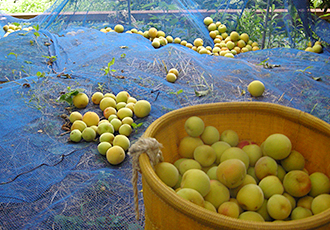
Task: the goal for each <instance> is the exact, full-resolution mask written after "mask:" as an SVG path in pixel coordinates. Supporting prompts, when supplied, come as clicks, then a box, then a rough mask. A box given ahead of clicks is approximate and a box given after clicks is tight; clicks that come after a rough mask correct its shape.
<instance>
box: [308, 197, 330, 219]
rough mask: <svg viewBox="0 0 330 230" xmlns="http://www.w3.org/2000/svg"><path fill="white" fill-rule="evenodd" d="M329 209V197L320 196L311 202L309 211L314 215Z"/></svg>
mask: <svg viewBox="0 0 330 230" xmlns="http://www.w3.org/2000/svg"><path fill="white" fill-rule="evenodd" d="M328 208H330V195H329V194H320V195H318V196H317V197H315V198H314V199H313V201H312V205H311V209H312V212H313V214H314V215H316V214H318V213H321V212H323V211H325V210H327V209H328Z"/></svg>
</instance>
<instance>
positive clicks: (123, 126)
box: [69, 91, 151, 165]
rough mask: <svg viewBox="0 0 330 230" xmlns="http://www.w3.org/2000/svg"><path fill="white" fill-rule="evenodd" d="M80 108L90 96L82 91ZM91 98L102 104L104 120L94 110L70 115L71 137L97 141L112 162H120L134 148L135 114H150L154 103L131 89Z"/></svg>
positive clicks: (78, 97)
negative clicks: (133, 126) (139, 97)
mask: <svg viewBox="0 0 330 230" xmlns="http://www.w3.org/2000/svg"><path fill="white" fill-rule="evenodd" d="M72 100H73V104H74V106H75V107H77V108H85V107H86V106H87V105H88V103H89V98H88V96H87V95H86V94H85V93H82V92H80V93H78V94H77V95H75V96H74V97H73V98H72ZM91 100H92V102H93V103H94V104H96V105H99V108H100V110H101V111H102V114H103V116H104V119H100V116H99V115H98V114H97V113H96V112H93V111H88V112H86V113H85V114H84V115H82V114H81V113H79V112H78V111H74V112H72V113H71V114H70V116H69V119H70V123H71V132H70V140H71V141H73V142H80V141H81V140H84V141H87V142H90V141H96V140H97V138H98V141H99V144H98V146H97V149H98V152H99V153H100V154H102V155H105V156H106V158H107V160H108V162H109V163H110V164H112V165H117V164H120V163H121V162H123V160H124V159H125V152H126V151H127V150H128V148H129V147H130V140H129V138H128V137H129V136H130V134H131V132H132V124H133V122H134V120H133V117H134V116H136V117H138V118H143V117H146V116H147V115H148V114H149V113H150V111H151V105H150V103H149V102H148V101H146V100H136V99H135V98H134V97H132V96H130V95H129V93H128V92H127V91H120V92H119V93H117V94H116V95H115V94H113V93H106V94H104V95H103V93H101V92H95V93H94V94H93V95H92V97H91Z"/></svg>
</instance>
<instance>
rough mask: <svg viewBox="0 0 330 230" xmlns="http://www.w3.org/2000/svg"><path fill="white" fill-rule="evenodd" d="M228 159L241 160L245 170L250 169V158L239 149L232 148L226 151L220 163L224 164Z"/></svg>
mask: <svg viewBox="0 0 330 230" xmlns="http://www.w3.org/2000/svg"><path fill="white" fill-rule="evenodd" d="M228 159H239V160H241V161H242V162H243V163H244V165H245V168H249V165H250V160H249V156H248V155H247V154H246V152H244V151H243V150H242V149H240V148H238V147H230V148H229V149H226V150H225V151H224V152H223V153H222V155H221V158H220V162H224V161H226V160H228Z"/></svg>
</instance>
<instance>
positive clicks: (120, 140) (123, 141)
mask: <svg viewBox="0 0 330 230" xmlns="http://www.w3.org/2000/svg"><path fill="white" fill-rule="evenodd" d="M130 144H131V142H130V141H129V139H128V137H126V136H125V135H122V134H118V135H116V136H115V138H114V139H113V145H114V146H116V145H117V146H120V147H122V148H123V149H124V150H125V151H126V150H127V149H128V148H129V147H130Z"/></svg>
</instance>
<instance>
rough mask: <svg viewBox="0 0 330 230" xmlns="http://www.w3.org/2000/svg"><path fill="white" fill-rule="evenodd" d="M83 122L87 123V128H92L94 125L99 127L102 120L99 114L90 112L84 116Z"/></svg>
mask: <svg viewBox="0 0 330 230" xmlns="http://www.w3.org/2000/svg"><path fill="white" fill-rule="evenodd" d="M82 120H83V122H85V124H86V125H87V126H92V125H98V123H99V121H100V118H99V115H97V113H95V112H91V111H89V112H86V113H85V114H84V116H83V118H82Z"/></svg>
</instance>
